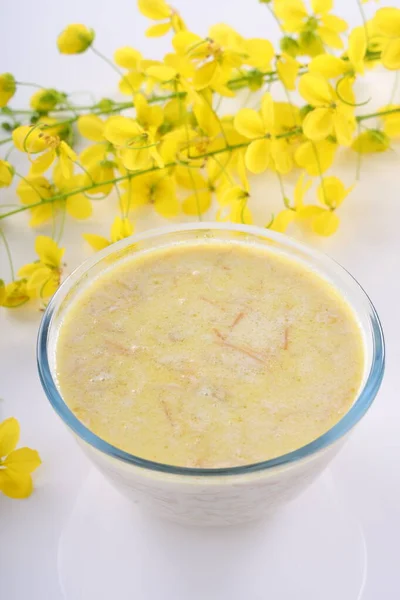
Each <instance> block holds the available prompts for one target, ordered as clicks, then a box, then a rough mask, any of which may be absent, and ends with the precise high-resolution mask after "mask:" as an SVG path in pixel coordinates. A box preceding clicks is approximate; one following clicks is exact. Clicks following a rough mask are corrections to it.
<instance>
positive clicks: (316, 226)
mask: <svg viewBox="0 0 400 600" xmlns="http://www.w3.org/2000/svg"><path fill="white" fill-rule="evenodd" d="M339 223H340V221H339V217H338V216H337V214H336V213H335V212H333V211H331V210H327V209H323V208H321V209H320V210H319V212H318V214H316V215H315V216H314V218H313V219H312V223H311V227H312V230H313V231H314V233H317V234H318V235H322V236H324V237H328V236H330V235H333V234H334V233H336V231H337V229H338V227H339Z"/></svg>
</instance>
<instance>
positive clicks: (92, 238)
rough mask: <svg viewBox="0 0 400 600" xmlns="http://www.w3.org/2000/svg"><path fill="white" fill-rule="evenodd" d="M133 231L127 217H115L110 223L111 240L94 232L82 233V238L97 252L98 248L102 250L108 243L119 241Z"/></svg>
mask: <svg viewBox="0 0 400 600" xmlns="http://www.w3.org/2000/svg"><path fill="white" fill-rule="evenodd" d="M133 231H134V228H133V225H132V223H131V222H130V221H129V219H128V218H127V217H124V218H121V217H115V219H114V222H113V224H112V225H111V232H110V237H111V240H108V239H107V238H105V237H103V236H102V235H97V234H95V233H84V234H83V238H84V239H85V240H86V241H87V242H88V244H89V245H90V246H91V247H92V248H93V250H95V251H96V252H97V251H98V250H103V248H106V247H107V246H110V244H114V242H119V241H120V240H123V239H124V238H127V237H129V236H130V235H132V234H133Z"/></svg>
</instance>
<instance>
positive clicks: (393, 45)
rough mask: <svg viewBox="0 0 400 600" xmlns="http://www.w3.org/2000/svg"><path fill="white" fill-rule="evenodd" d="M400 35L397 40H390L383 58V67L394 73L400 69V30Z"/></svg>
mask: <svg viewBox="0 0 400 600" xmlns="http://www.w3.org/2000/svg"><path fill="white" fill-rule="evenodd" d="M398 35H399V37H398V38H397V39H396V40H390V42H389V43H388V44H387V46H386V47H385V49H384V50H383V52H382V56H381V60H382V64H383V66H384V67H386V69H390V70H392V71H397V70H398V69H400V29H399V34H398Z"/></svg>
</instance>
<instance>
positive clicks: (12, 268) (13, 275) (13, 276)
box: [0, 229, 15, 281]
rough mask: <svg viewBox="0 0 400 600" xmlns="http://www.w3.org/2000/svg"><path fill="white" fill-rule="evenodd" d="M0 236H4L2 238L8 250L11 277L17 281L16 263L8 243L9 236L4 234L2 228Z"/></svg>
mask: <svg viewBox="0 0 400 600" xmlns="http://www.w3.org/2000/svg"><path fill="white" fill-rule="evenodd" d="M0 237H1V238H2V240H3V242H4V246H5V249H6V252H7V257H8V262H9V263H10V272H11V279H12V280H13V281H15V274H14V265H13V261H12V257H11V251H10V246H9V245H8V242H7V238H6V236H5V235H4V232H3V230H2V229H0Z"/></svg>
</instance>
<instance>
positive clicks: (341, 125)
mask: <svg viewBox="0 0 400 600" xmlns="http://www.w3.org/2000/svg"><path fill="white" fill-rule="evenodd" d="M355 126H356V125H355V119H354V117H350V116H349V115H348V114H347V112H346V111H342V110H340V107H338V109H337V110H336V111H335V113H334V115H333V127H334V131H335V136H336V139H337V141H338V144H340V145H341V146H350V144H351V142H352V139H353V132H354V129H355Z"/></svg>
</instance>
